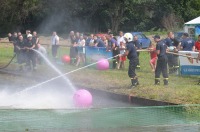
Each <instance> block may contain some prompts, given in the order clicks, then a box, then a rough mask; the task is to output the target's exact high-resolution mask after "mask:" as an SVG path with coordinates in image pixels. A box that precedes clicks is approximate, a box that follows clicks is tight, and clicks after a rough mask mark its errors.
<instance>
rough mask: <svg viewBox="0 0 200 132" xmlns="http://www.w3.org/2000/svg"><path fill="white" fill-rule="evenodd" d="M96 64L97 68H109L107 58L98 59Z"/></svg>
mask: <svg viewBox="0 0 200 132" xmlns="http://www.w3.org/2000/svg"><path fill="white" fill-rule="evenodd" d="M96 66H97V69H98V70H107V69H109V62H108V60H107V59H100V60H99V61H98V62H97V65H96Z"/></svg>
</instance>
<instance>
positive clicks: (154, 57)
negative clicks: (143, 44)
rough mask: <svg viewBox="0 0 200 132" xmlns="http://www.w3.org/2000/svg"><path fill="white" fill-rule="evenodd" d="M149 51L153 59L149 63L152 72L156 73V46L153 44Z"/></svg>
mask: <svg viewBox="0 0 200 132" xmlns="http://www.w3.org/2000/svg"><path fill="white" fill-rule="evenodd" d="M148 49H149V52H150V57H151V60H150V61H149V63H150V66H151V68H152V72H155V69H156V64H157V53H156V47H155V44H153V43H151V44H150V46H149V48H148Z"/></svg>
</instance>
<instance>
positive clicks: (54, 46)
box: [51, 31, 59, 60]
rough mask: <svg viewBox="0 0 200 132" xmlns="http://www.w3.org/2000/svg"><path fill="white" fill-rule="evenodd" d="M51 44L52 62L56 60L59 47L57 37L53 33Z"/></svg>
mask: <svg viewBox="0 0 200 132" xmlns="http://www.w3.org/2000/svg"><path fill="white" fill-rule="evenodd" d="M51 44H52V56H53V58H54V60H56V58H57V51H58V47H59V37H58V35H57V33H56V32H55V31H54V32H53V34H52V38H51Z"/></svg>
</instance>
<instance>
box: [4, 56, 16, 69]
mask: <svg viewBox="0 0 200 132" xmlns="http://www.w3.org/2000/svg"><path fill="white" fill-rule="evenodd" d="M15 57H16V54H14V55H13V57H12V58H11V60H10V61H9V62H8V64H7V65H5V66H3V67H0V69H4V68H6V67H8V66H9V65H10V63H11V62H12V60H13V59H14V58H15Z"/></svg>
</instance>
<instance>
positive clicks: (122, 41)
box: [117, 31, 126, 46]
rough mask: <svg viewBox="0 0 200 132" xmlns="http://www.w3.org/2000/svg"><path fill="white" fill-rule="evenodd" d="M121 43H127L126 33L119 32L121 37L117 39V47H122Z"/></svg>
mask: <svg viewBox="0 0 200 132" xmlns="http://www.w3.org/2000/svg"><path fill="white" fill-rule="evenodd" d="M120 43H124V44H125V43H126V42H125V40H124V33H123V32H122V31H119V37H118V38H117V45H118V46H120Z"/></svg>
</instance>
